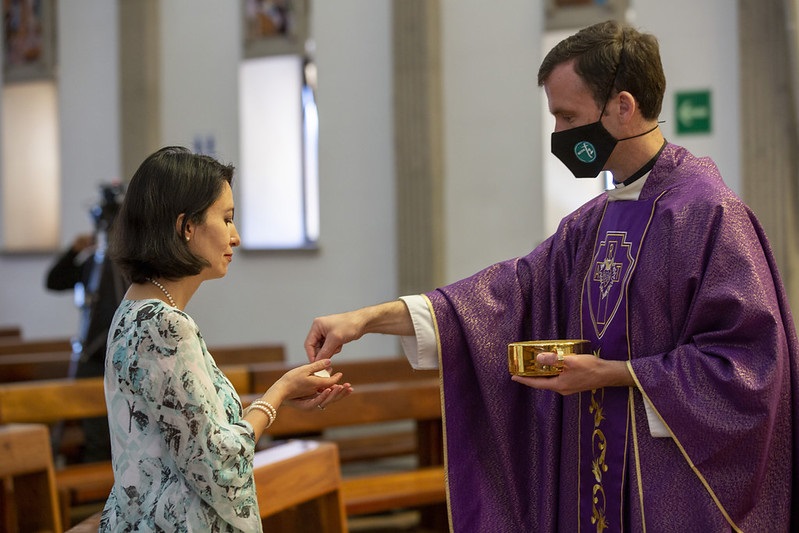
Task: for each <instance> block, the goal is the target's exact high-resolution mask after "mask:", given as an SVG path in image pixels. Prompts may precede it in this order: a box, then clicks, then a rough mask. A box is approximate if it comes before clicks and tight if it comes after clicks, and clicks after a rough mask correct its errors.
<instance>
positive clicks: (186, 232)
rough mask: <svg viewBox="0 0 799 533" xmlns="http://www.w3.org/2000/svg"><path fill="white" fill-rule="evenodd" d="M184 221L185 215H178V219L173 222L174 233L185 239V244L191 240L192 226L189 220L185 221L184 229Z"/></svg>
mask: <svg viewBox="0 0 799 533" xmlns="http://www.w3.org/2000/svg"><path fill="white" fill-rule="evenodd" d="M184 220H186V213H181V214H179V215H178V219H177V221H176V222H175V231H177V232H178V235H181V234H182V235H183V238H185V239H186V242H189V241H190V240H191V234H192V233H193V232H194V225H193V224H192V223H191V220H186V227H185V228H184V227H183V221H184Z"/></svg>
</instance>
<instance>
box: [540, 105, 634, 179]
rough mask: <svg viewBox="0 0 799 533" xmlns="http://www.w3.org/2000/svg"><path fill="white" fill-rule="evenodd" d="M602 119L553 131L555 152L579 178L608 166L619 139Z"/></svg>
mask: <svg viewBox="0 0 799 533" xmlns="http://www.w3.org/2000/svg"><path fill="white" fill-rule="evenodd" d="M604 112H605V110H604V108H603V109H602V112H601V113H600V115H599V116H600V119H599V120H597V121H596V122H592V123H591V124H586V125H585V126H578V127H576V128H571V129H568V130H563V131H556V132H553V133H552V139H551V144H552V153H553V154H554V155H555V157H557V158H558V159H560V160H561V162H562V163H563V164H564V165H566V166H567V167H568V168H569V170H570V171H571V173H572V174H574V176H575V177H576V178H595V177H596V176H597V175H599V173H600V172H602V170H603V169H604V168H605V164H606V163H607V162H608V159H609V158H610V154H611V153H613V149H614V148H615V147H616V143H618V142H619V140H626V139H616V138H615V137H613V135H611V134H610V132H609V131H608V130H606V129H605V126H603V125H602V119H601V117H602V113H604Z"/></svg>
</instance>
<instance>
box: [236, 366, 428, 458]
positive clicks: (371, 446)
mask: <svg viewBox="0 0 799 533" xmlns="http://www.w3.org/2000/svg"><path fill="white" fill-rule="evenodd" d="M249 369H250V372H251V374H252V391H253V392H254V393H258V392H260V391H266V390H267V389H268V388H269V386H270V385H271V384H272V383H274V382H275V381H277V379H278V378H280V376H282V375H283V374H284V373H285V372H286V371H287V370H289V369H290V366H289V365H286V364H285V363H261V364H253V365H249ZM339 371H340V372H342V373H343V374H344V378H343V379H344V381H347V382H349V383H352V385H353V386H354V387H356V388H358V387H360V386H361V385H362V384H366V383H383V382H394V381H397V382H404V381H416V380H419V379H431V378H436V377H438V370H414V369H413V368H412V367H411V366H410V364H409V363H408V360H407V359H406V358H405V357H381V358H377V359H367V360H338V359H334V360H333V372H339ZM323 433H324V431H323ZM328 433H329V432H328ZM309 436H310V437H312V438H324V439H326V440H333V441H335V442H336V443H337V444H338V446H339V455H340V457H341V461H342V463H351V462H356V461H364V460H369V459H379V458H384V457H396V456H400V455H407V454H416V453H418V452H419V446H418V442H417V437H416V431H415V430H414V431H407V430H405V429H393V430H390V431H380V432H377V433H369V434H360V435H358V436H356V437H346V436H336V437H333V436H331V435H329V434H325V435H323V434H318V435H314V434H309ZM425 449H427V448H425ZM422 453H424V452H422Z"/></svg>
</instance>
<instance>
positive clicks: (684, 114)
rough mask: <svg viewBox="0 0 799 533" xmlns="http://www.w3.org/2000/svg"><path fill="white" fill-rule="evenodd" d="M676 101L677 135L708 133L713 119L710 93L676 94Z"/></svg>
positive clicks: (691, 92)
mask: <svg viewBox="0 0 799 533" xmlns="http://www.w3.org/2000/svg"><path fill="white" fill-rule="evenodd" d="M676 99H677V101H676V105H675V106H674V112H675V113H676V115H677V134H678V135H682V134H694V133H710V131H711V125H712V121H711V119H712V118H713V108H712V107H711V100H710V91H690V92H678V93H676Z"/></svg>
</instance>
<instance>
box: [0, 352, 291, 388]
mask: <svg viewBox="0 0 799 533" xmlns="http://www.w3.org/2000/svg"><path fill="white" fill-rule="evenodd" d="M39 347H41V345H39ZM208 351H209V352H211V354H212V355H213V357H214V360H215V361H216V363H217V365H219V366H227V365H242V364H251V363H252V364H260V363H264V362H272V363H276V362H280V361H284V360H285V352H286V350H285V347H284V346H283V345H282V344H250V345H240V346H217V347H213V348H209V349H208ZM71 358H72V351H71V349H68V350H61V351H50V352H38V351H35V352H20V353H7V354H4V355H2V356H0V383H17V382H20V381H32V380H41V379H60V378H66V377H68V376H69V363H70V360H71Z"/></svg>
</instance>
